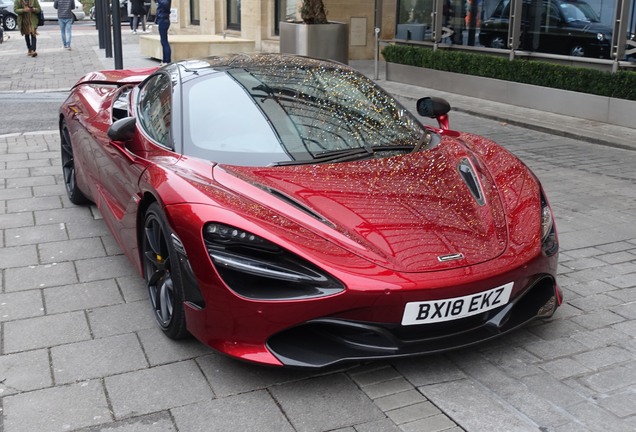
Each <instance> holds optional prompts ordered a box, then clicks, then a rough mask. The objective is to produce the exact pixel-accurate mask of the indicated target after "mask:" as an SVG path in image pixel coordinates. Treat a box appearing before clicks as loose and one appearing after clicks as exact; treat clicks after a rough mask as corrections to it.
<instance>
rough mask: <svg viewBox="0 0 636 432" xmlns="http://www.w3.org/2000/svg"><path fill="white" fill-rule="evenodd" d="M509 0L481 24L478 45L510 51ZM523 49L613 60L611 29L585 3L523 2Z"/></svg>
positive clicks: (567, 0)
mask: <svg viewBox="0 0 636 432" xmlns="http://www.w3.org/2000/svg"><path fill="white" fill-rule="evenodd" d="M509 16H510V0H501V2H500V3H499V4H498V5H497V7H496V8H495V11H494V12H493V14H492V16H491V17H490V18H489V19H487V20H485V21H484V22H482V25H481V28H480V31H479V43H480V44H482V45H484V46H487V47H491V48H504V49H505V48H507V44H506V41H507V38H508V25H509ZM522 17H523V21H522V24H521V45H520V49H522V50H527V51H539V52H545V53H553V54H563V55H570V56H576V57H595V58H610V44H611V43H612V29H611V28H610V27H608V26H606V25H604V24H601V22H600V19H599V17H598V16H597V15H596V13H595V12H594V10H593V9H592V7H591V6H590V5H589V4H587V3H586V2H584V1H583V0H524V1H523V11H522Z"/></svg>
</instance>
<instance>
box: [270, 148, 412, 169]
mask: <svg viewBox="0 0 636 432" xmlns="http://www.w3.org/2000/svg"><path fill="white" fill-rule="evenodd" d="M391 151H399V152H411V151H413V146H410V145H382V146H373V147H371V146H365V147H356V148H351V149H340V150H328V151H323V152H320V153H316V154H314V155H313V158H312V159H306V160H293V161H281V162H277V163H275V164H273V165H275V166H282V165H306V164H315V163H328V162H347V161H351V160H358V159H365V158H367V157H372V156H373V155H374V154H375V153H378V152H391Z"/></svg>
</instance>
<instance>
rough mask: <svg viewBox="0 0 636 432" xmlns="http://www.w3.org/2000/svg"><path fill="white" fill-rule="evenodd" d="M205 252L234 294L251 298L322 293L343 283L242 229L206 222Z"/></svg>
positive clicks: (332, 291)
mask: <svg viewBox="0 0 636 432" xmlns="http://www.w3.org/2000/svg"><path fill="white" fill-rule="evenodd" d="M203 238H204V241H205V246H206V248H207V250H208V254H209V255H210V258H211V259H212V262H213V263H214V264H215V267H216V269H217V271H218V272H219V275H220V276H221V278H222V279H223V281H224V282H225V283H226V284H227V286H228V287H229V288H230V289H232V291H234V292H236V293H237V294H239V295H241V296H243V297H247V298H249V299H254V300H293V299H307V298H315V297H323V296H327V295H332V294H336V293H338V292H340V291H343V290H344V286H343V285H342V284H341V283H340V282H339V281H338V280H336V279H335V278H333V277H332V276H330V275H329V274H327V273H325V272H324V271H322V270H321V269H319V268H318V267H317V266H315V265H313V264H312V263H310V262H308V261H307V260H305V259H303V258H301V257H299V256H297V255H296V254H293V253H291V252H289V251H287V250H285V249H283V248H281V247H279V246H278V245H276V244H274V243H272V242H270V241H268V240H266V239H264V238H262V237H259V236H257V235H255V234H252V233H250V232H247V231H245V230H242V229H239V228H236V227H232V226H229V225H225V224H219V223H209V224H207V225H206V226H205V227H204V228H203Z"/></svg>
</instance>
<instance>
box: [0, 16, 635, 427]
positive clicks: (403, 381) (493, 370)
mask: <svg viewBox="0 0 636 432" xmlns="http://www.w3.org/2000/svg"><path fill="white" fill-rule="evenodd" d="M58 39H59V35H58V33H57V32H54V31H52V32H51V33H50V34H49V33H45V32H44V31H43V32H42V35H41V37H40V38H39V40H38V43H39V46H40V49H39V53H40V55H39V56H38V57H37V59H31V58H28V57H26V56H25V55H24V53H23V52H22V51H23V47H22V45H23V44H24V42H23V41H22V40H17V41H16V40H15V39H11V40H10V41H9V42H11V43H6V44H3V45H2V46H0V54H1V56H2V57H1V58H2V61H0V77H5V78H6V77H11V76H13V74H15V73H17V72H20V73H22V72H25V71H27V70H32V71H33V74H34V77H37V78H41V77H42V76H45V78H44V79H42V80H36V81H38V83H37V85H36V86H35V88H33V87H29V85H27V84H25V83H24V82H22V81H16V80H11V79H9V80H6V79H0V97H1V95H2V92H20V91H34V90H38V89H39V90H45V89H68V88H69V87H70V86H71V85H72V83H73V82H74V81H75V80H76V79H77V77H78V76H80V75H81V74H83V73H84V72H88V71H90V70H94V69H100V68H110V67H112V59H105V58H104V56H103V51H102V50H99V49H98V48H96V45H97V37H96V35H95V32H94V30H92V29H87V30H83V29H78V28H77V27H76V28H75V29H74V35H73V45H74V49H73V50H72V51H71V52H64V51H62V50H61V49H59V47H58V45H59V42H58ZM13 42H16V43H15V44H14V43H13ZM124 53H125V56H124V66H125V67H144V66H152V65H156V64H157V62H156V61H154V60H149V59H143V58H139V54H138V47H137V45H136V40H135V39H134V37H133V36H132V35H128V34H124ZM354 65H355V66H359V67H360V68H367V72H368V67H369V64H368V63H364V64H362V63H357V64H356V63H354ZM381 84H382V85H385V86H386V87H387V88H388V89H389V90H390V91H392V92H393V93H395V94H397V95H398V96H400V97H402V98H406V99H407V103H411V102H412V101H410V100H408V99H409V98H410V96H411V95H412V94H414V91H417V92H418V93H422V94H427V93H434V92H430V91H428V90H426V89H415V90H414V89H412V88H410V87H407V86H399V85H396V84H395V83H387V82H381ZM418 93H415V94H418ZM454 99H455V100H461V98H460V97H459V96H457V97H456V98H454ZM507 113H516V114H518V115H519V116H520V117H523V113H521V114H519V112H518V111H515V109H514V108H512V107H510V108H508V109H506V110H503V111H502V112H501V118H499V119H494V120H493V119H484V118H481V117H476V116H474V115H471V114H467V113H465V112H453V113H452V114H451V125H452V126H454V127H455V128H457V129H460V130H469V131H472V132H475V133H479V134H482V135H485V136H488V137H490V138H493V139H495V140H496V141H498V142H499V143H501V144H502V145H504V146H505V147H507V148H508V149H510V150H511V151H513V152H514V153H515V154H517V155H518V156H520V157H521V158H522V159H523V160H524V161H525V162H526V163H527V164H528V165H529V166H530V167H531V168H532V169H533V170H534V171H535V172H536V173H537V175H538V177H539V178H540V179H541V181H542V182H543V184H544V187H545V189H546V191H547V193H548V197H549V199H550V201H551V203H552V205H553V207H554V211H555V214H556V219H557V226H558V228H559V233H560V242H561V259H560V266H559V283H560V285H561V287H562V288H563V290H564V292H565V303H564V305H563V306H562V307H561V308H560V309H559V310H558V311H557V313H556V314H555V316H554V317H553V318H552V319H550V320H548V321H541V322H536V323H533V324H532V325H530V326H528V327H526V328H524V329H522V330H520V331H517V332H515V333H513V334H511V335H508V336H506V337H504V338H501V339H498V340H496V341H494V342H490V343H486V344H482V345H479V346H477V347H472V348H466V349H462V350H459V351H455V352H452V353H448V354H443V355H434V356H426V357H418V358H411V359H404V360H399V361H387V362H371V363H364V364H352V365H348V366H346V367H343V368H340V369H335V370H333V369H332V370H326V371H321V372H319V373H315V372H313V373H309V372H303V371H294V370H282V369H274V368H265V367H261V366H256V365H251V364H246V363H241V362H237V361H234V360H231V359H228V358H226V357H224V356H222V355H219V354H218V353H216V352H214V351H212V350H210V349H208V348H206V347H205V346H203V345H202V344H200V343H198V342H196V341H194V340H185V341H179V342H175V341H172V340H169V339H167V338H165V337H164V336H163V335H162V334H161V332H160V331H159V330H157V329H156V328H155V325H154V322H153V319H152V316H151V311H150V309H149V307H148V304H147V300H146V292H145V287H144V284H143V281H142V279H141V278H140V277H139V276H138V275H137V274H136V273H135V271H134V270H133V268H132V266H131V265H130V264H129V263H128V262H127V260H126V259H125V257H124V256H123V255H122V253H121V251H120V250H119V248H118V247H117V245H116V244H115V243H114V241H113V238H112V237H111V235H110V234H109V233H108V231H107V229H106V228H105V226H104V224H103V222H102V220H101V218H100V215H99V212H98V211H97V210H96V209H95V208H94V207H90V206H88V207H78V206H74V205H73V204H71V203H70V202H69V201H68V199H67V197H66V193H65V189H64V185H63V181H62V177H61V168H60V148H59V140H58V136H57V133H56V132H55V131H27V132H24V133H17V134H11V135H0V268H1V278H0V410H1V411H2V416H1V417H0V418H1V420H0V421H1V423H0V430H4V431H6V432H22V431H24V432H33V431H37V432H40V431H82V432H89V431H117V432H159V431H161V432H164V431H166V432H167V431H175V432H176V431H179V432H184V431H224V432H227V431H230V432H231V431H241V432H243V431H290V432H301V431H338V432H373V431H382V432H385V431H386V432H391V431H402V432H434V431H447V432H457V431H470V432H477V431H521V432H523V431H553V432H568V431H577V432H578V431H583V432H585V431H590V432H594V431H600V430H603V431H634V430H636V227H635V221H636V185H635V183H636V170H635V169H634V166H636V151H630V150H623V149H618V148H612V147H607V146H602V145H598V144H592V143H588V142H585V141H583V140H580V139H574V138H566V137H563V136H561V135H560V134H558V133H545V132H539V131H536V130H533V129H527V128H524V127H520V126H513V125H511V124H510V123H509V122H508V121H506V114H507ZM545 118H546V120H545V121H546V122H549V121H550V118H552V120H551V121H552V127H553V128H554V130H555V131H556V130H558V129H559V127H560V125H562V124H563V122H564V121H567V119H565V120H564V119H562V118H558V117H550V116H547V117H545ZM572 122H573V123H575V122H576V121H575V120H572ZM582 133H584V131H582Z"/></svg>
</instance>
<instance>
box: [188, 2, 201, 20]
mask: <svg viewBox="0 0 636 432" xmlns="http://www.w3.org/2000/svg"><path fill="white" fill-rule="evenodd" d="M190 23H191V24H195V25H199V24H201V12H200V9H199V0H190Z"/></svg>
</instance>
